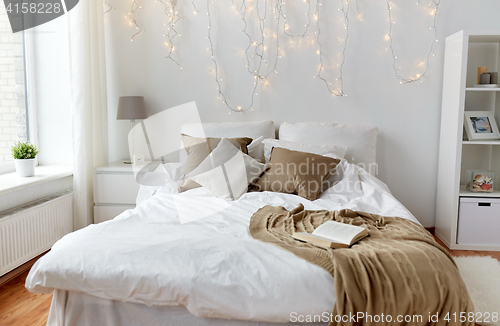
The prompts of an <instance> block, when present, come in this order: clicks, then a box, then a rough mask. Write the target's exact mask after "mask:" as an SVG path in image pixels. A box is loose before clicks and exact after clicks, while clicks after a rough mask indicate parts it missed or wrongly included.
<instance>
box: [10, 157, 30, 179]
mask: <svg viewBox="0 0 500 326" xmlns="http://www.w3.org/2000/svg"><path fill="white" fill-rule="evenodd" d="M14 164H15V165H16V172H17V175H18V176H20V177H32V176H34V175H35V159H34V158H29V159H25V160H16V159H15V160H14Z"/></svg>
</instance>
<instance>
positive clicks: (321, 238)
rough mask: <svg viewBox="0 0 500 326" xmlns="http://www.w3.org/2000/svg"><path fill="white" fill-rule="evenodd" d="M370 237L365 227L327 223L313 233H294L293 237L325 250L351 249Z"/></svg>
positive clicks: (333, 222)
mask: <svg viewBox="0 0 500 326" xmlns="http://www.w3.org/2000/svg"><path fill="white" fill-rule="evenodd" d="M368 235H369V234H368V230H367V229H365V228H364V227H361V226H356V225H351V224H346V223H339V222H335V221H326V222H325V223H323V224H321V225H320V226H318V227H317V228H316V229H315V230H314V231H313V232H312V233H307V232H294V233H293V234H292V237H293V238H294V239H297V240H300V241H304V242H309V243H311V244H313V245H316V246H320V247H324V248H349V247H350V246H352V245H353V244H355V243H356V242H358V241H359V240H361V239H363V238H365V237H367V236H368Z"/></svg>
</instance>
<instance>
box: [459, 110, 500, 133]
mask: <svg viewBox="0 0 500 326" xmlns="http://www.w3.org/2000/svg"><path fill="white" fill-rule="evenodd" d="M464 126H465V131H466V133H467V138H468V139H469V140H485V139H500V133H499V132H498V127H497V122H496V121H495V116H494V115H493V112H491V111H465V118H464Z"/></svg>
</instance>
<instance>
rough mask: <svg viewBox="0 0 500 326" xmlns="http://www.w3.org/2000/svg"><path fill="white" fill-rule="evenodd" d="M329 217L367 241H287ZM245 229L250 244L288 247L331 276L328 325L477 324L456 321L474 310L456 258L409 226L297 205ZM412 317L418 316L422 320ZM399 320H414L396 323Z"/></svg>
mask: <svg viewBox="0 0 500 326" xmlns="http://www.w3.org/2000/svg"><path fill="white" fill-rule="evenodd" d="M329 220H334V221H337V222H342V223H349V224H353V225H358V226H362V227H365V228H367V229H368V231H369V233H370V237H368V238H365V239H363V240H361V241H360V242H358V243H357V244H354V245H353V246H352V247H351V248H346V249H325V248H320V247H316V246H314V245H311V244H309V243H304V242H300V241H297V240H295V239H293V238H292V237H291V234H292V232H309V233H311V232H312V231H313V230H314V229H315V228H316V227H318V226H319V225H321V224H322V223H324V222H325V221H329ZM249 230H250V234H251V235H252V236H253V237H254V238H255V239H258V240H261V241H264V242H268V243H272V244H274V245H277V246H279V247H281V248H283V249H285V250H288V251H290V252H292V253H294V254H295V255H297V256H298V257H301V258H303V259H305V260H307V261H309V262H311V263H314V264H316V265H319V266H321V267H323V268H324V269H326V270H327V271H328V272H329V273H330V274H331V275H332V276H333V277H334V280H335V291H336V297H337V301H336V303H335V307H334V309H333V315H332V316H331V318H330V325H340V324H342V325H375V324H376V325H384V324H385V325H389V324H390V325H403V324H405V325H406V324H412V325H473V324H474V323H473V322H469V321H465V322H460V317H459V316H460V314H461V313H462V315H464V314H465V315H466V316H469V315H468V314H469V312H471V313H472V312H473V311H474V308H473V305H472V302H471V300H470V297H469V295H468V293H467V290H466V288H465V285H464V283H463V281H462V279H461V277H460V274H459V272H458V269H457V267H456V265H455V262H454V261H453V258H452V257H451V256H450V255H449V254H448V253H447V252H446V251H445V250H444V249H443V248H442V247H441V246H440V245H439V244H438V243H437V242H436V241H435V240H434V239H433V237H432V236H431V235H430V234H429V233H428V232H427V231H426V230H425V229H424V228H423V227H421V226H420V225H417V224H416V223H414V222H412V221H409V220H405V219H402V218H398V217H384V216H379V215H374V214H369V213H364V212H355V211H352V210H349V209H343V210H340V211H326V210H321V211H306V210H304V207H303V206H302V204H300V205H299V206H298V207H297V208H295V209H293V210H291V211H287V210H286V209H285V208H283V207H274V206H265V207H263V208H261V209H259V210H258V211H257V212H256V213H255V214H254V215H253V216H252V218H251V220H250V226H249ZM454 313H456V315H453V314H454ZM382 314H383V317H382V319H381V316H382ZM436 314H437V316H436ZM414 315H415V316H418V315H420V316H422V317H421V321H420V320H419V318H418V317H416V318H413V317H412V316H414ZM352 316H356V318H352ZM389 316H390V317H389ZM398 316H402V317H403V318H405V317H406V318H409V317H407V316H410V317H412V318H413V321H417V322H415V323H407V322H405V321H404V319H403V320H401V322H399V320H398ZM358 317H359V318H358ZM436 317H437V319H438V320H436ZM446 317H448V318H446ZM342 318H343V320H342ZM389 319H391V320H389ZM445 319H448V320H445Z"/></svg>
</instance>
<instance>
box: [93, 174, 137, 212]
mask: <svg viewBox="0 0 500 326" xmlns="http://www.w3.org/2000/svg"><path fill="white" fill-rule="evenodd" d="M138 192H139V184H138V183H137V182H136V181H135V177H134V175H133V174H111V173H109V174H107V173H106V174H104V173H103V174H99V173H97V174H94V202H95V203H96V204H129V205H135V199H136V198H137V193H138Z"/></svg>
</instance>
